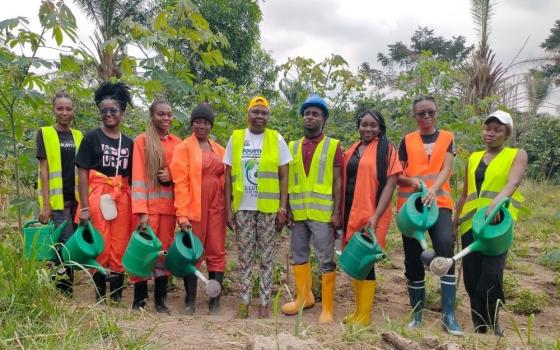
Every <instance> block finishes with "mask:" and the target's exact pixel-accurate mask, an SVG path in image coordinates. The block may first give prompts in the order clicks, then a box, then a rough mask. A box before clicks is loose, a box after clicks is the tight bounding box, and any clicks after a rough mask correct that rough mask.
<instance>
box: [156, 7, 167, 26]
mask: <svg viewBox="0 0 560 350" xmlns="http://www.w3.org/2000/svg"><path fill="white" fill-rule="evenodd" d="M164 28H167V12H165V11H162V12H160V13H159V14H158V15H157V16H156V19H155V20H154V29H155V30H162V29H164Z"/></svg>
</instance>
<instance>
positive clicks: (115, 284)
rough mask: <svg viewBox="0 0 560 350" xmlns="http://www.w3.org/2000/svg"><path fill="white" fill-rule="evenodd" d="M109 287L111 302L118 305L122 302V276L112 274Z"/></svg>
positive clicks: (121, 274) (120, 274)
mask: <svg viewBox="0 0 560 350" xmlns="http://www.w3.org/2000/svg"><path fill="white" fill-rule="evenodd" d="M109 287H110V288H111V300H112V301H113V302H115V303H120V302H121V300H122V291H123V288H124V274H123V273H114V274H111V277H110V278H109Z"/></svg>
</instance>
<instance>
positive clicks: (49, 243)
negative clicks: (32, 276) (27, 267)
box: [23, 220, 68, 261]
mask: <svg viewBox="0 0 560 350" xmlns="http://www.w3.org/2000/svg"><path fill="white" fill-rule="evenodd" d="M66 225H68V221H67V220H64V222H63V223H62V224H61V225H60V226H58V227H57V228H56V229H55V228H54V223H53V222H52V221H51V220H49V222H48V223H47V224H46V225H43V224H41V222H40V221H39V220H32V221H28V222H26V223H25V225H24V226H23V240H24V251H25V257H26V258H28V259H33V260H37V261H41V260H55V259H56V247H55V245H56V244H57V243H58V242H59V239H60V235H61V234H62V232H63V231H64V229H65V228H66Z"/></svg>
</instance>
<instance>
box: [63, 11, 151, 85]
mask: <svg viewBox="0 0 560 350" xmlns="http://www.w3.org/2000/svg"><path fill="white" fill-rule="evenodd" d="M74 2H75V3H76V5H78V6H79V7H80V9H81V10H82V11H83V12H84V13H85V14H86V16H87V17H88V18H89V19H90V20H92V21H93V23H94V24H95V31H94V33H93V34H92V36H91V37H90V40H91V43H92V44H93V50H91V49H89V48H88V47H87V46H85V47H83V50H82V54H83V55H84V56H85V57H87V58H88V60H87V61H88V62H91V64H93V65H95V68H96V70H97V74H98V79H99V80H100V81H106V80H109V79H111V78H112V77H116V78H120V77H121V75H122V71H121V69H120V64H121V61H122V59H123V58H124V57H126V52H127V45H128V44H129V43H128V42H127V41H126V40H124V38H125V36H124V35H123V34H125V33H124V32H123V29H122V26H121V24H122V23H123V21H124V20H125V19H131V20H133V21H135V22H139V23H147V22H148V21H149V19H151V18H152V17H153V14H154V11H155V3H154V1H151V0H150V1H146V0H74Z"/></svg>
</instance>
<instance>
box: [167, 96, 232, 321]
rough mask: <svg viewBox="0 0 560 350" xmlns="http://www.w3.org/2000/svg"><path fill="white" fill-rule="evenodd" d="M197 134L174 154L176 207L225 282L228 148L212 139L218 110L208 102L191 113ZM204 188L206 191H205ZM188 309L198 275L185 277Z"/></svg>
mask: <svg viewBox="0 0 560 350" xmlns="http://www.w3.org/2000/svg"><path fill="white" fill-rule="evenodd" d="M191 126H192V130H193V133H192V135H191V136H189V137H187V138H186V139H185V140H184V141H183V142H182V143H181V144H180V145H179V146H177V148H176V149H175V153H174V154H173V160H172V161H171V165H170V168H171V174H172V176H173V181H174V183H175V208H176V209H177V218H178V221H179V226H180V227H181V230H183V231H186V230H188V229H189V228H191V227H192V230H193V232H194V233H195V234H196V235H197V237H198V238H200V240H201V241H202V244H203V246H204V256H203V257H202V259H200V261H199V265H200V264H201V263H202V261H203V260H205V261H206V268H207V270H208V275H209V278H210V279H213V280H216V281H218V282H219V283H220V285H221V284H222V282H223V280H224V269H225V266H226V250H225V236H226V231H225V211H224V210H225V206H224V176H225V166H224V163H223V162H222V159H223V156H224V148H223V147H222V146H220V145H219V144H217V143H216V142H214V141H212V140H210V139H209V138H208V135H209V134H210V132H211V131H212V127H213V126H214V112H213V111H212V108H211V107H210V106H209V105H208V104H199V105H198V106H196V107H195V109H194V110H193V111H192V113H191ZM202 189H204V190H202ZM184 283H185V290H186V297H185V304H186V312H187V314H188V315H192V314H194V312H195V308H196V288H197V278H196V277H194V276H193V277H185V278H184ZM208 306H209V310H210V314H218V313H219V311H220V297H219V296H217V297H215V298H210V301H209V303H208Z"/></svg>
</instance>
